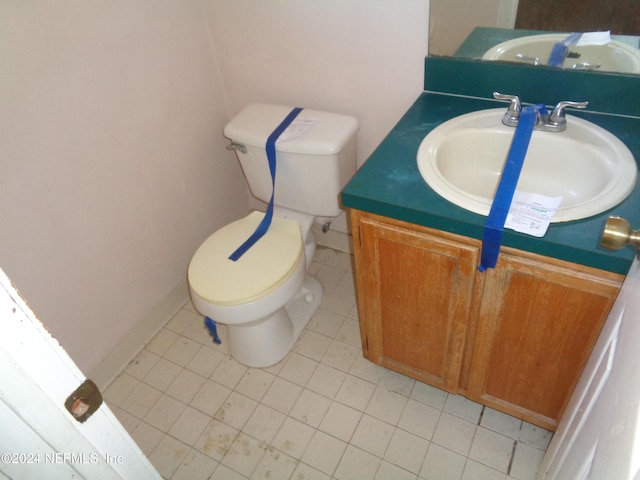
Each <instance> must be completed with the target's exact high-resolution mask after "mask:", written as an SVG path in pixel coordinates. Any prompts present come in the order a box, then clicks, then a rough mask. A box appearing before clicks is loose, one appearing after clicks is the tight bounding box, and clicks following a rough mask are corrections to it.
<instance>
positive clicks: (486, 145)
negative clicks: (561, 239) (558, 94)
mask: <svg viewBox="0 0 640 480" xmlns="http://www.w3.org/2000/svg"><path fill="white" fill-rule="evenodd" d="M504 113H505V109H504V108H496V109H490V110H480V111H477V112H473V113H469V114H466V115H461V116H459V117H456V118H453V119H451V120H449V121H447V122H445V123H443V124H442V125H440V126H438V127H436V128H435V129H434V130H432V131H431V132H430V133H429V134H428V135H427V136H426V137H425V138H424V140H423V141H422V143H421V144H420V147H419V149H418V155H417V163H418V169H419V170H420V174H421V175H422V177H423V178H424V180H425V181H426V182H427V184H428V185H429V186H430V187H431V188H432V189H433V190H434V191H435V192H436V193H438V194H439V195H440V196H442V197H444V198H445V199H447V200H448V201H450V202H452V203H454V204H456V205H458V206H460V207H462V208H464V209H466V210H470V211H472V212H475V213H479V214H481V215H485V216H486V215H488V214H489V210H490V209H491V204H492V201H493V197H494V194H495V191H496V188H497V185H498V181H499V179H500V174H501V172H502V168H503V166H504V162H505V160H506V157H507V153H508V152H509V148H510V146H511V140H512V138H513V135H514V133H515V128H513V127H507V126H505V125H503V124H502V117H503V115H504ZM636 177H637V165H636V162H635V159H634V157H633V155H632V153H631V152H630V151H629V149H628V148H627V146H626V145H625V144H624V143H622V142H621V141H620V140H619V139H618V138H617V137H616V136H614V135H612V134H611V133H609V132H608V131H607V130H605V129H603V128H601V127H599V126H597V125H595V124H593V123H591V122H589V121H586V120H583V119H581V118H577V117H574V116H571V115H567V128H566V130H565V131H563V132H544V131H539V130H534V132H533V135H532V136H531V142H530V144H529V149H528V150H527V156H526V157H525V162H524V166H523V168H522V172H521V174H520V179H519V181H518V185H517V189H518V190H520V191H524V192H529V193H538V194H541V195H546V196H549V197H558V196H562V197H563V199H562V202H561V203H560V207H559V208H558V210H557V211H556V213H555V215H554V216H553V218H552V220H551V221H552V222H566V221H571V220H579V219H582V218H587V217H590V216H593V215H597V214H599V213H602V212H604V211H606V210H608V209H610V208H613V207H614V206H616V205H618V204H619V203H620V202H622V201H623V200H624V199H625V198H627V196H628V195H629V194H630V193H631V191H632V190H633V188H634V186H635V184H636Z"/></svg>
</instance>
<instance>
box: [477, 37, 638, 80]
mask: <svg viewBox="0 0 640 480" xmlns="http://www.w3.org/2000/svg"><path fill="white" fill-rule="evenodd" d="M566 37H567V34H562V33H560V34H557V33H549V34H542V35H530V36H527V37H520V38H514V39H512V40H507V41H506V42H502V43H500V44H498V45H496V46H495V47H493V48H491V49H489V50H487V51H486V52H485V54H484V55H483V56H482V58H483V59H484V60H503V61H508V62H523V63H534V59H538V60H539V63H540V64H542V65H545V64H546V63H547V61H548V60H549V55H550V54H551V50H552V49H553V46H554V45H555V44H556V42H560V41H562V40H564V39H565V38H566ZM569 51H570V52H574V53H577V54H579V55H580V57H579V58H570V57H567V58H565V61H564V63H563V64H562V68H579V69H585V68H586V69H597V70H600V71H606V72H623V73H640V50H638V49H637V48H634V47H632V46H631V45H627V44H626V43H623V42H619V41H617V40H612V41H611V42H610V43H608V44H607V45H585V46H580V47H578V46H575V45H570V46H569Z"/></svg>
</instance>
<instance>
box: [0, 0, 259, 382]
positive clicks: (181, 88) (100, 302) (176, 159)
mask: <svg viewBox="0 0 640 480" xmlns="http://www.w3.org/2000/svg"><path fill="white" fill-rule="evenodd" d="M0 65H2V67H0V68H1V70H2V74H0V105H1V107H0V225H1V227H0V229H1V233H0V267H1V268H3V269H4V270H5V272H6V273H7V274H8V275H9V277H10V278H11V279H12V280H13V281H14V282H15V283H16V285H17V287H18V288H19V289H20V290H21V291H22V293H23V294H24V295H25V297H26V298H27V299H28V301H29V302H30V304H31V305H32V307H33V308H34V310H35V311H36V312H37V313H38V314H39V315H40V316H41V318H42V319H43V321H44V322H45V324H46V325H47V327H48V328H49V329H50V331H51V332H52V334H53V335H54V336H55V337H57V338H58V339H59V340H60V342H61V343H62V345H63V346H64V347H65V348H66V349H67V350H68V352H69V353H70V355H71V356H72V358H74V359H75V360H76V362H77V363H78V364H79V366H80V367H81V368H82V369H83V370H84V371H85V372H88V371H91V370H92V369H93V368H94V367H95V366H96V365H98V364H99V362H101V361H102V360H103V359H104V358H105V357H106V356H107V355H108V354H109V353H110V352H111V351H112V350H113V349H114V348H115V347H116V346H117V345H118V344H119V343H120V342H121V341H122V340H123V339H124V338H126V337H127V336H128V335H129V334H130V332H131V330H132V328H133V327H134V326H135V325H136V324H137V323H138V322H140V320H141V319H142V318H144V317H145V315H146V314H147V313H148V312H149V311H150V310H152V308H153V307H154V306H155V305H156V304H157V303H158V302H160V301H161V300H162V299H163V298H164V296H165V295H167V294H168V293H169V292H170V291H171V290H172V289H173V288H174V287H175V286H176V285H177V284H178V283H179V282H180V281H182V280H183V279H184V277H185V273H186V266H187V264H188V262H189V259H190V257H191V255H192V254H193V252H194V251H195V249H196V248H197V246H198V244H199V243H200V242H201V241H202V240H203V239H204V238H206V236H207V235H208V234H210V232H211V231H213V230H214V229H215V228H216V227H218V226H220V225H222V224H224V223H226V222H227V221H229V220H230V219H232V218H235V217H237V216H239V215H240V214H241V213H242V212H244V211H245V209H246V208H247V207H248V195H247V193H246V188H245V185H244V180H243V177H242V173H241V171H240V168H239V166H238V165H237V162H236V161H235V158H234V156H233V154H232V153H230V152H228V151H226V150H225V145H226V143H227V142H226V141H225V140H224V138H223V137H222V135H221V132H222V128H223V126H224V124H225V122H226V121H227V119H228V114H227V111H226V107H225V103H224V95H223V90H222V86H221V84H220V76H219V72H218V71H217V67H216V64H215V61H214V59H213V57H212V50H211V44H210V39H209V34H208V30H207V26H206V21H205V18H204V15H203V12H202V8H201V4H200V2H199V1H197V0H193V1H180V2H177V1H174V0H144V1H142V0H138V1H133V0H109V1H98V0H83V1H81V0H78V1H68V2H0Z"/></svg>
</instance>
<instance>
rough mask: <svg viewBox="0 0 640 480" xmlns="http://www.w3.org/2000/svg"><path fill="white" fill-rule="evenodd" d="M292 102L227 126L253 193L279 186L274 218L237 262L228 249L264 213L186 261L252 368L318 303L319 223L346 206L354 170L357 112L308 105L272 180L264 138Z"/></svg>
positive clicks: (208, 312)
mask: <svg viewBox="0 0 640 480" xmlns="http://www.w3.org/2000/svg"><path fill="white" fill-rule="evenodd" d="M291 110H292V108H291V107H287V106H282V105H268V104H258V103H256V104H251V105H249V106H247V107H246V108H245V109H244V110H242V111H241V112H240V113H239V114H238V115H237V116H236V117H235V118H233V119H232V120H231V121H230V122H229V123H228V124H227V126H226V127H225V128H224V135H225V137H227V138H229V139H230V140H231V147H232V148H233V149H234V150H235V152H236V154H237V156H238V159H239V160H240V164H241V166H242V170H243V172H244V175H245V177H246V179H247V183H248V184H249V188H250V190H251V193H252V194H253V196H255V197H256V198H257V199H259V200H262V201H264V202H269V200H270V199H271V195H272V192H273V194H274V210H273V219H272V222H271V225H270V227H269V229H268V230H267V232H266V234H265V235H264V236H263V237H262V238H260V239H259V240H258V241H257V242H256V243H255V244H254V245H253V246H252V247H251V248H249V250H247V251H246V253H244V255H242V256H241V257H240V258H239V259H238V260H237V261H232V260H230V259H229V256H230V255H231V254H232V253H233V252H234V251H235V250H236V248H238V247H239V246H240V245H241V244H242V243H243V242H244V241H245V240H247V238H248V237H249V236H250V235H251V234H252V233H253V232H254V231H255V229H256V227H257V226H258V224H259V223H260V221H261V220H262V218H263V216H264V212H260V211H252V212H251V213H249V214H248V215H247V216H245V217H244V218H241V219H239V220H236V221H234V222H232V223H230V224H228V225H226V226H224V227H222V228H221V229H219V230H218V231H216V232H215V233H213V235H211V236H210V237H209V238H208V239H207V240H205V241H204V243H203V244H202V245H201V246H200V247H199V248H198V250H197V251H196V253H195V254H194V256H193V258H192V260H191V262H190V264H189V269H188V282H189V290H190V293H191V299H192V301H193V304H194V306H195V307H196V309H197V310H198V311H199V312H200V313H201V314H203V315H204V316H206V317H209V318H211V319H212V320H214V322H216V323H219V324H224V325H226V326H227V342H228V347H229V352H230V353H231V356H232V357H233V358H234V359H235V360H237V361H238V362H240V363H242V364H244V365H246V366H249V367H268V366H270V365H273V364H275V363H277V362H279V361H280V360H281V359H283V358H284V357H285V356H286V355H287V353H288V352H289V351H290V350H291V347H293V345H294V343H295V342H296V340H297V339H298V337H299V336H300V333H301V332H302V330H303V329H304V327H305V326H306V324H307V323H308V322H309V320H310V319H311V317H312V316H313V315H314V313H315V312H316V310H317V309H318V307H319V305H320V302H321V301H322V295H323V293H322V286H321V285H320V283H319V282H318V281H317V280H316V279H314V278H312V277H311V276H309V275H307V268H308V267H309V264H310V263H311V261H312V259H313V254H314V252H315V248H316V240H315V236H314V234H313V231H312V230H311V226H312V225H313V223H314V221H316V222H319V223H322V224H325V223H326V222H327V221H330V219H332V218H335V217H336V216H338V215H339V214H340V212H341V210H340V205H339V200H338V197H339V193H340V191H341V190H342V188H343V187H344V186H345V185H346V183H347V182H348V181H349V180H350V179H351V177H352V176H353V174H354V173H355V171H356V133H357V131H358V128H359V127H358V122H357V120H356V119H355V118H353V117H349V116H345V115H339V114H335V113H328V112H323V111H318V110H311V109H304V110H302V111H301V112H300V113H299V114H298V116H297V117H296V119H295V120H294V122H293V124H292V125H291V126H290V127H289V128H288V129H287V130H286V131H284V132H283V133H282V134H281V135H280V138H279V140H278V142H277V143H276V174H275V188H274V187H273V186H272V177H271V173H270V170H269V164H268V160H267V153H266V150H265V145H266V141H267V138H268V137H269V135H270V134H271V133H272V132H273V131H274V129H276V127H278V125H279V124H280V123H281V122H282V121H283V119H284V118H285V117H286V116H287V115H288V114H289V112H291Z"/></svg>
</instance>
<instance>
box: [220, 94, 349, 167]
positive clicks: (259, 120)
mask: <svg viewBox="0 0 640 480" xmlns="http://www.w3.org/2000/svg"><path fill="white" fill-rule="evenodd" d="M292 109H293V107H288V106H285V105H271V104H265V103H252V104H250V105H248V106H246V107H245V108H244V109H243V110H242V111H241V112H240V113H239V114H238V115H236V116H235V117H234V118H233V119H232V120H231V121H230V122H229V123H228V124H227V126H226V127H225V128H224V136H225V137H227V138H229V139H230V140H232V141H233V142H236V143H240V144H243V145H250V146H253V147H260V148H263V147H264V146H265V145H266V142H267V138H268V137H269V135H271V133H272V132H273V131H274V130H275V129H276V127H277V126H278V125H280V123H281V122H282V121H283V120H284V118H285V117H286V116H287V115H288V114H289V112H290V111H291V110H292ZM296 120H297V121H299V122H300V123H303V122H304V123H305V124H306V125H307V126H308V129H307V130H306V131H304V133H301V134H300V135H298V136H296V137H294V138H291V139H288V140H285V139H284V137H285V135H286V133H285V134H283V135H282V136H281V137H280V138H281V139H282V140H281V141H279V142H277V143H276V151H278V152H289V153H302V154H309V155H333V154H336V153H338V152H340V151H341V150H342V149H343V148H344V146H345V145H346V144H347V143H348V142H349V140H351V138H353V136H354V135H355V134H356V133H357V132H358V128H359V125H358V121H357V120H356V119H355V118H353V117H350V116H348V115H340V114H337V113H329V112H323V111H320V110H312V109H307V108H305V109H303V110H302V111H301V112H300V114H299V115H298V116H297V117H296ZM293 127H295V125H294V126H293Z"/></svg>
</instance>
